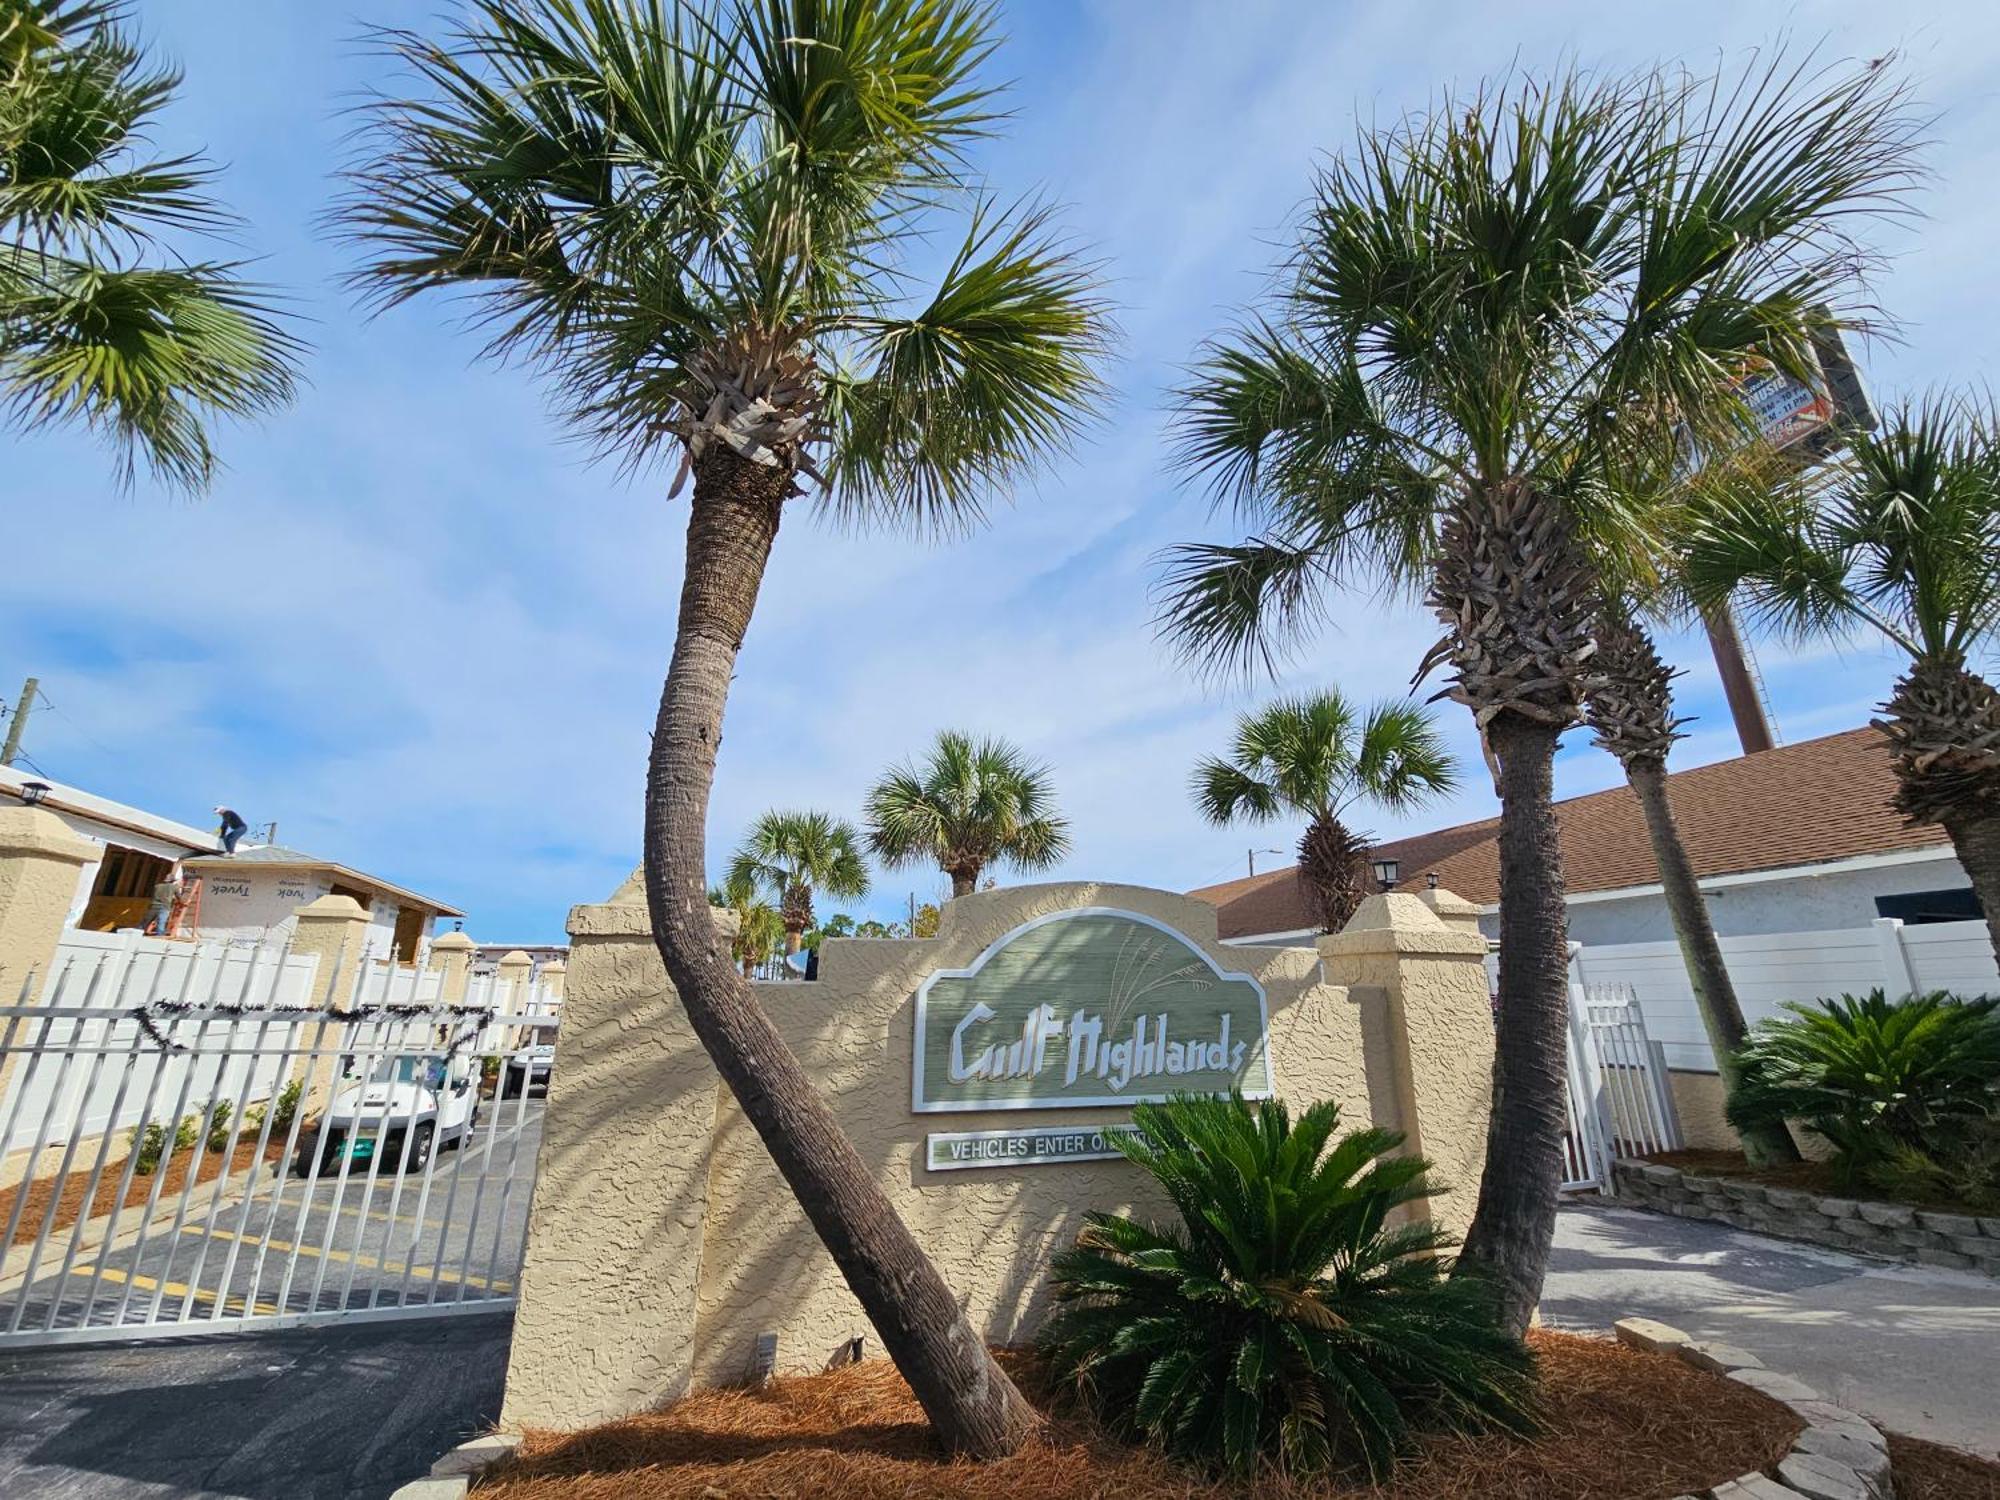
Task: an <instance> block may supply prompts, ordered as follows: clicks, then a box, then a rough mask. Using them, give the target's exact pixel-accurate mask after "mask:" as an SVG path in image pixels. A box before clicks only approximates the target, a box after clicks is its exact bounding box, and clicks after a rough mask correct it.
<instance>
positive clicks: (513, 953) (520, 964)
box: [500, 948, 535, 969]
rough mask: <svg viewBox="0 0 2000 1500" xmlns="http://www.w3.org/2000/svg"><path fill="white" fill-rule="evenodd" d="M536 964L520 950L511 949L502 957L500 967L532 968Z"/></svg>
mask: <svg viewBox="0 0 2000 1500" xmlns="http://www.w3.org/2000/svg"><path fill="white" fill-rule="evenodd" d="M534 962H535V961H534V960H533V959H532V958H530V957H528V955H527V954H525V953H523V952H522V951H521V950H520V949H519V948H510V949H508V950H507V951H506V952H505V953H503V954H501V955H500V967H501V968H503V969H527V968H532V967H533V966H534Z"/></svg>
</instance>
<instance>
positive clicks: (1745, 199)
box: [1163, 59, 1920, 1328]
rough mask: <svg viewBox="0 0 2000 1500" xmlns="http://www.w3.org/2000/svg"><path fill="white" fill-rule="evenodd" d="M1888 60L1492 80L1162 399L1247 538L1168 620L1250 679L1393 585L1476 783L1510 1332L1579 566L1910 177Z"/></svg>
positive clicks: (1542, 1100)
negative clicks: (1492, 969)
mask: <svg viewBox="0 0 2000 1500" xmlns="http://www.w3.org/2000/svg"><path fill="white" fill-rule="evenodd" d="M1919 129H1920V126H1919V122H1918V121H1917V120H1916V119H1915V117H1914V116H1913V115H1912V113H1911V112H1910V110H1909V109H1908V107H1907V106H1906V104H1905V101H1904V96H1903V92H1902V90H1901V89H1900V88H1899V86H1898V85H1897V83H1896V81H1895V79H1894V76H1893V73H1892V71H1891V70H1889V69H1887V68H1880V67H1866V68H1855V69H1852V70H1849V71H1845V72H1835V73H1814V72H1813V71H1811V70H1810V69H1809V68H1805V67H1802V66H1797V65H1794V64H1791V63H1787V62H1785V61H1784V60H1783V59H1780V60H1778V61H1776V62H1774V63H1771V64H1768V65H1766V66H1764V67H1762V68H1760V69H1757V70H1753V71H1752V72H1751V73H1750V74H1749V75H1748V76H1746V77H1744V78H1741V79H1738V80H1697V79H1693V78H1689V77H1686V76H1683V75H1680V74H1677V73H1674V74H1669V73H1659V72H1655V73H1647V74H1643V75H1640V76H1637V77H1633V78H1605V77H1594V76H1576V75H1572V76H1568V77H1563V78H1558V79H1556V80H1554V81H1552V82H1549V83H1547V84H1537V83H1533V82H1527V81H1520V82H1510V83H1509V84H1507V85H1505V86H1503V87H1497V88H1493V89H1490V90H1488V91H1486V92H1483V93H1481V94H1479V95H1477V96H1475V97H1472V98H1468V99H1447V100H1446V101H1444V102H1443V103H1441V104H1440V105H1439V107H1438V108H1437V109H1435V110H1434V111H1432V112H1431V113H1429V114H1426V115H1423V116H1420V117H1417V118H1414V119H1410V120H1407V121H1405V122H1404V123H1402V124H1399V125H1396V126H1392V127H1389V128H1386V129H1375V130H1369V131H1366V132H1364V134H1363V135H1362V137H1361V138H1360V140H1359V141H1358V142H1357V143H1356V145H1355V146H1354V147H1353V148H1352V149H1351V150H1349V151H1348V152H1346V153H1344V154H1343V155H1341V156H1339V157H1337V158H1335V159H1333V160H1332V161H1330V162H1329V163H1328V164H1327V165H1326V166H1325V167H1324V168H1323V169H1322V171H1321V173H1320V175H1319V180H1318V183H1317V186H1316V190H1315V192H1314V195H1313V197H1312V199H1311V200H1310V201H1309V202H1308V203H1307V205H1306V207H1305V211H1304V213H1303V215H1302V221H1301V226H1300V229H1299V232H1298V238H1297V243H1296V247H1295V249H1294V251H1293V253H1292V255H1291V257H1290V259H1289V260H1288V261H1287V262H1286V263H1285V265H1284V266H1283V268H1282V271H1281V274H1280V276H1279V278H1278V281H1277V284H1276V287H1275V289H1274V292H1273V294H1272V296H1271V297H1270V299H1269V300H1268V302H1267V304H1266V305H1265V306H1264V307H1263V308H1262V309H1261V311H1260V313H1259V315H1257V316H1256V317H1254V318H1253V319H1252V320H1251V321H1249V322H1248V323H1247V324H1245V325H1244V326H1243V327H1242V328H1241V329H1240V330H1239V331H1238V332H1237V333H1235V334H1234V335H1232V336H1229V337H1227V338H1224V339H1222V340H1220V341H1218V342H1216V343H1214V344H1213V345H1212V346H1211V347H1210V348H1209V349H1208V350H1207V352H1206V354H1205V356H1204V357H1203V358H1202V360H1201V361H1200V362H1199V364H1198V365H1197V366H1196V368H1195V371H1194V373H1193V375H1192V377H1191V379H1190V381H1189V383H1188V384H1187V386H1186V387H1185V388H1184V390H1183V391H1182V393H1181V397H1180V402H1179V407H1180V410H1179V433H1180V456H1181V459H1182V461H1183V462H1184V464H1185V466H1186V468H1187V470H1188V472H1190V473H1191V474H1192V475H1193V476H1194V477H1196V478H1197V479H1198V480H1200V481H1201V482H1203V483H1204V484H1205V485H1206V486H1207V487H1209V488H1210V490H1211V492H1212V494H1213V495H1214V496H1215V497H1216V499H1217V501H1218V502H1219V503H1222V504H1233V505H1234V507H1235V508H1236V511H1237V514H1238V515H1239V516H1240V517H1241V518H1243V519H1244V520H1245V521H1246V522H1247V523H1249V524H1251V525H1253V526H1255V527H1256V528H1257V530H1256V534H1255V535H1253V536H1252V537H1250V538H1249V539H1248V540H1247V541H1245V542H1243V543H1241V544H1236V545H1222V546H1218V545H1207V544H1204V545H1196V546H1190V547H1185V548H1181V549H1179V550H1178V553H1177V560H1176V562H1175V563H1174V564H1173V565H1172V566H1171V567H1170V569H1169V572H1168V574H1167V576H1166V578H1165V580H1164V582H1163V590H1164V596H1165V599H1164V608H1163V616H1164V624H1165V628H1166V630H1167V631H1168V633H1169V635H1170V637H1171V638H1172V639H1174V640H1176V641H1177V642H1178V643H1179V644H1180V645H1181V646H1182V647H1183V648H1184V649H1185V650H1186V651H1187V652H1188V653H1189V654H1190V655H1191V656H1193V657H1194V658H1195V659H1197V660H1199V661H1202V662H1205V663H1209V664H1211V665H1220V666H1247V665H1253V664H1255V663H1256V662H1257V661H1258V660H1259V659H1260V658H1267V657H1268V655H1269V653H1270V652H1271V651H1272V649H1273V643H1274V641H1281V640H1282V639H1283V638H1284V637H1285V636H1287V634H1289V633H1295V632H1296V631H1298V630H1299V629H1300V628H1301V627H1304V626H1310V625H1312V624H1315V623H1317V622H1319V621H1320V620H1322V619H1323V618H1324V616H1325V613H1326V609H1327V603H1328V595H1327V592H1326V588H1327V585H1329V584H1349V583H1353V582H1357V581H1367V582H1371V583H1375V584H1386V585H1388V586H1389V587H1391V588H1392V589H1406V590H1409V591H1411V592H1415V593H1419V594H1421V595H1422V596H1423V597H1424V598H1425V599H1426V600H1427V601H1428V602H1429V604H1430V605H1431V606H1432V608H1433V609H1434V610H1435V611H1436V612H1437V615H1438V617H1439V619H1440V621H1441V622H1442V624H1443V626H1444V629H1445V633H1444V636H1443V638H1442V639H1441V640H1440V641H1439V642H1438V643H1437V645H1436V646H1435V647H1434V648H1433V650H1432V651H1431V652H1430V654H1429V655H1428V656H1427V657H1426V659H1425V661H1424V663H1423V668H1422V669H1423V671H1425V672H1428V671H1430V670H1432V669H1434V668H1444V669H1445V670H1446V671H1447V672H1448V685H1447V687H1446V690H1445V691H1446V693H1447V694H1448V695H1449V696H1451V697H1453V698H1455V699H1457V700H1459V701H1460V702H1462V703H1464V704H1466V705H1467V706H1468V707H1469V708H1470V710H1471V711H1472V714H1473V716H1474V719H1475V721H1476V722H1477V724H1478V726H1479V728H1480V731H1481V732H1482V734H1483V735H1484V736H1485V740H1486V743H1487V745H1488V747H1489V749H1490V751H1491V753H1492V754H1493V756H1494V757H1495V759H1496V762H1497V777H1496V779H1497V784H1498V790H1499V795H1500V834H1499V846H1500V895H1501V901H1500V975H1499V988H1500V1001H1499V1037H1498V1056H1497V1060H1496V1073H1495V1091H1494V1110H1493V1124H1492V1134H1491V1139H1490V1144H1489V1149H1488V1151H1487V1155H1486V1176H1485V1179H1484V1182H1483V1184H1482V1188H1481V1192H1480V1200H1479V1207H1478V1210H1477V1213H1476V1215H1475V1217H1474V1220H1473V1224H1472V1229H1471V1232H1470V1234H1469V1235H1468V1236H1467V1240H1466V1246H1465V1256H1464V1259H1465V1261H1466V1263H1468V1264H1471V1265H1475V1266H1483V1267H1484V1268H1485V1269H1487V1270H1488V1271H1490V1272H1492V1273H1493V1274H1494V1275H1495V1276H1496V1277H1498V1278H1499V1279H1500V1280H1501V1281H1502V1283H1503V1284H1504V1286H1505V1289H1506V1295H1507V1305H1508V1311H1509V1317H1510V1320H1511V1322H1512V1323H1513V1325H1514V1326H1515V1327H1516V1328H1525V1326H1526V1324H1527V1321H1528V1316H1529V1313H1530V1312H1531V1311H1532V1309H1533V1307H1534V1304H1535V1300H1536V1297H1537V1295H1538V1293H1539V1290H1540V1286H1541V1279H1542V1273H1543V1268H1544V1267H1545V1265H1546V1263H1547V1257H1548V1249H1549V1245H1550V1242H1551V1238H1552V1236H1553V1233H1554V1228H1555V1208H1556V1194H1557V1187H1558V1181H1559V1176H1560V1162H1561V1153H1562V1135H1563V1053H1564V1043H1565V1035H1566V1021H1565V1009H1566V990H1567V976H1566V970H1567V967H1568V944H1567V930H1566V922H1565V912H1564V899H1563V871H1562V853H1561V847H1560V843H1559V840H1558V830H1557V825H1556V818H1555V812H1554V801H1553V790H1552V765H1553V759H1554V754H1555V747H1556V742H1557V740H1558V739H1559V738H1560V737H1561V736H1562V734H1563V733H1564V732H1565V731H1566V730H1568V729H1570V728H1571V727H1573V726H1574V725H1575V724H1576V723H1577V722H1578V719H1579V716H1580V713H1581V703H1582V699H1583V695H1584V693H1585V691H1586V689H1587V688H1588V686H1589V683H1590V680H1591V676H1592V668H1591V665H1590V659H1591V655H1592V653H1593V651H1594V649H1595V648H1594V645H1593V641H1592V634H1593V628H1594V618H1595V614H1596V600H1597V597H1598V589H1599V584H1600V582H1601V577H1600V574H1601V570H1602V567H1603V560H1604V559H1607V558H1610V559H1615V560H1616V566H1617V571H1618V574H1619V576H1621V577H1625V576H1630V577H1633V578H1643V577H1644V576H1645V574H1646V565H1647V562H1648V560H1649V558H1650V555H1651V552H1652V547H1653V543H1654V536H1653V534H1652V533H1653V527H1652V524H1651V521H1652V514H1651V511H1652V507H1650V506H1649V505H1646V504H1642V503H1640V502H1639V501H1637V500H1635V499H1634V498H1633V497H1634V496H1643V495H1645V494H1647V493H1649V490H1648V488H1647V483H1646V480H1647V477H1648V476H1657V475H1662V474H1669V473H1671V472H1673V468H1674V464H1675V462H1676V459H1677V456H1678V453H1679V450H1680V447H1681V445H1682V443H1683V442H1685V443H1688V444H1692V445H1693V447H1694V448H1695V450H1696V452H1697V455H1699V454H1700V453H1703V452H1707V451H1720V450H1722V449H1724V448H1728V447H1733V446H1735V445H1736V444H1738V443H1740V442H1741V441H1742V440H1743V439H1744V437H1745V436H1746V435H1747V434H1748V433H1749V432H1750V431H1751V430H1752V423H1751V418H1750V413H1749V411H1748V409H1747V407H1746V406H1745V404H1744V402H1743V400H1742V398H1741V395H1740V394H1739V392H1738V388H1737V386H1736V384H1735V383H1734V382H1735V380H1736V378H1737V377H1739V376H1741V375H1743V374H1745V373H1747V372H1748V371H1750V370H1753V369H1756V368H1759V367H1767V366H1770V365H1775V366H1777V367H1778V368H1780V369H1783V370H1784V371H1786V372H1787V373H1789V374H1792V375H1794V376H1795V377H1797V378H1801V379H1804V378H1809V377H1811V374H1812V367H1811V365H1810V359H1811V342H1812V335H1813V333H1814V331H1815V328H1816V327H1819V326H1822V325H1823V324H1824V322H1825V321H1826V320H1827V319H1830V318H1834V317H1836V316H1837V315H1838V314H1837V313H1834V312H1822V311H1819V310H1818V309H1819V308H1821V307H1822V306H1825V307H1830V308H1833V309H1840V308H1845V307H1852V306H1853V305H1854V298H1855V293H1856V288H1855V286H1854V279H1855V277H1856V275H1857V272H1856V267H1857V266H1858V265H1859V264H1861V263H1862V259H1863V258H1862V257H1861V256H1860V255H1859V253H1858V247H1857V245H1856V244H1855V242H1854V240H1853V238H1852V235H1853V233H1854V229H1855V226H1857V225H1858V224H1860V223H1862V222H1863V220H1864V219H1865V217H1866V215H1867V213H1868V212H1870V211H1873V210H1884V209H1893V208H1894V207H1896V206H1897V205H1898V204H1899V203H1900V202H1901V201H1902V195H1903V194H1904V193H1905V192H1906V190H1907V189H1908V187H1909V185H1910V184H1911V182H1912V180H1913V179H1914V177H1915V175H1916V171H1915V166H1914V153H1915V151H1916V144H1917V137H1918V134H1919Z"/></svg>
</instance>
